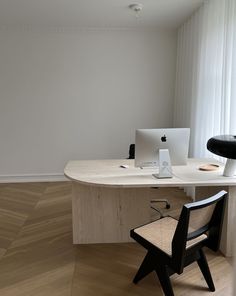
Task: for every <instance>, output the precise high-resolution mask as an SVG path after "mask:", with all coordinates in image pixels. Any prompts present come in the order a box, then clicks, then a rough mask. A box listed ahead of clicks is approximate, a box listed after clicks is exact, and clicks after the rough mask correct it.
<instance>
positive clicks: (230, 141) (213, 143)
mask: <svg viewBox="0 0 236 296" xmlns="http://www.w3.org/2000/svg"><path fill="white" fill-rule="evenodd" d="M207 149H208V150H209V151H211V152H212V153H214V154H216V155H219V156H222V157H226V158H229V159H236V136H233V135H221V136H215V137H212V138H210V139H209V140H208V142H207Z"/></svg>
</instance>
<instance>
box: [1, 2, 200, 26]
mask: <svg viewBox="0 0 236 296" xmlns="http://www.w3.org/2000/svg"><path fill="white" fill-rule="evenodd" d="M203 2H204V0H138V1H136V0H134V1H133V0H0V25H5V26H23V25H31V26H60V27H90V28H91V27H92V28H93V27H118V28H126V27H136V26H141V27H168V28H176V27H178V26H179V25H181V24H182V23H183V22H184V21H185V20H186V19H187V18H188V17H189V16H190V15H191V14H192V13H193V12H194V11H195V10H196V9H197V8H198V7H199V6H200V5H201V4H202V3H203ZM133 3H142V4H143V6H144V7H143V10H142V12H141V14H140V17H139V18H136V17H135V13H134V12H133V11H132V10H131V9H129V8H128V6H129V5H130V4H133Z"/></svg>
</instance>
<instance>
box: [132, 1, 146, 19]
mask: <svg viewBox="0 0 236 296" xmlns="http://www.w3.org/2000/svg"><path fill="white" fill-rule="evenodd" d="M129 8H130V9H132V10H133V11H134V12H135V16H136V17H139V16H140V12H141V11H142V9H143V4H141V3H137V4H130V5H129Z"/></svg>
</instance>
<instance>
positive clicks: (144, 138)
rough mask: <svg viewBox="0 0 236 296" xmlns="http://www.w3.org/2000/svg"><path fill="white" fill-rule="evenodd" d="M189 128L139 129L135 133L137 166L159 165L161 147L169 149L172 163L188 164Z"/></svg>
mask: <svg viewBox="0 0 236 296" xmlns="http://www.w3.org/2000/svg"><path fill="white" fill-rule="evenodd" d="M189 137H190V129H189V128H163V129H138V130H136V134H135V166H136V167H156V166H158V165H159V162H158V156H159V149H168V150H169V154H170V160H171V164H172V165H186V164H187V158H188V149H189Z"/></svg>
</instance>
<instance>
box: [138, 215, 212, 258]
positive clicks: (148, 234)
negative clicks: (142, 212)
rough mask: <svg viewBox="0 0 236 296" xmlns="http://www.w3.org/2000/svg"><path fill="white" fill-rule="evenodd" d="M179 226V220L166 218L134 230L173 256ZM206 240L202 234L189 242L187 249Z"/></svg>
mask: <svg viewBox="0 0 236 296" xmlns="http://www.w3.org/2000/svg"><path fill="white" fill-rule="evenodd" d="M177 224H178V221H177V220H175V219H173V218H171V217H165V218H162V219H160V220H157V221H154V222H151V223H149V224H146V225H144V226H141V227H138V228H136V229H135V230H134V232H135V233H137V234H138V235H140V236H141V237H143V238H144V239H145V240H147V241H149V242H150V243H151V244H153V245H154V246H156V247H157V248H159V249H161V250H162V251H164V252H165V253H166V254H168V255H170V256H171V255H172V246H171V244H172V239H173V236H174V233H175V229H176V226H177ZM205 238H207V236H206V235H205V234H202V235H200V236H199V237H197V238H195V239H192V240H190V241H188V242H187V246H186V248H187V249H188V248H190V247H192V246H193V245H195V244H196V243H199V242H200V241H202V240H204V239H205Z"/></svg>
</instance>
